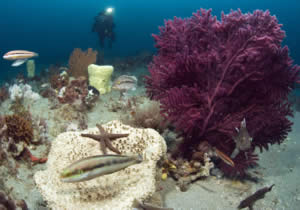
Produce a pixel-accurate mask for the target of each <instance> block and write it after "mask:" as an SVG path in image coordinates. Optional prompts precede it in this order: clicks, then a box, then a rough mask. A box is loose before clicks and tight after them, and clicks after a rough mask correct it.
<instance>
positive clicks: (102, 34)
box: [92, 8, 115, 48]
mask: <svg viewBox="0 0 300 210" xmlns="http://www.w3.org/2000/svg"><path fill="white" fill-rule="evenodd" d="M112 13H113V8H108V9H106V10H105V11H101V12H100V13H99V14H98V16H96V17H95V22H94V25H93V28H92V32H97V33H98V38H99V42H100V46H101V47H102V48H103V47H104V40H105V38H107V39H108V44H109V48H111V47H112V43H113V41H115V32H114V28H115V24H114V19H113V14H112Z"/></svg>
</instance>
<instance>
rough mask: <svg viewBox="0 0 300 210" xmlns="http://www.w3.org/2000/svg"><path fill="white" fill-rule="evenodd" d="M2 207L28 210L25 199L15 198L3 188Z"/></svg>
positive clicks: (0, 203)
mask: <svg viewBox="0 0 300 210" xmlns="http://www.w3.org/2000/svg"><path fill="white" fill-rule="evenodd" d="M0 209H3V210H6V209H9V210H17V209H21V210H28V207H27V204H26V202H25V201H24V200H14V199H12V198H11V197H10V196H9V195H7V194H6V193H5V192H3V191H2V190H1V191H0Z"/></svg>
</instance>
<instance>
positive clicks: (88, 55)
mask: <svg viewBox="0 0 300 210" xmlns="http://www.w3.org/2000/svg"><path fill="white" fill-rule="evenodd" d="M97 54H98V52H97V50H95V51H93V49H92V48H88V49H87V50H86V51H82V50H81V49H80V48H75V49H74V50H73V52H72V54H71V55H70V58H69V73H70V75H71V76H73V77H75V78H77V77H81V76H84V77H85V78H88V72H87V69H88V66H89V65H90V64H92V63H96V60H97Z"/></svg>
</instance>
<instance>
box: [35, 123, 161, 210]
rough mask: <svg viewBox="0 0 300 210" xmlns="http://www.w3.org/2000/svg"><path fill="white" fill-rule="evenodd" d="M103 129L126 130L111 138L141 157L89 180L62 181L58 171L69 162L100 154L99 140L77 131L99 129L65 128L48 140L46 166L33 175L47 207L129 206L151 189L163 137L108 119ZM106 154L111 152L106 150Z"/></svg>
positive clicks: (142, 198) (144, 197)
mask: <svg viewBox="0 0 300 210" xmlns="http://www.w3.org/2000/svg"><path fill="white" fill-rule="evenodd" d="M103 127H104V129H105V130H106V131H107V132H111V133H129V134H130V135H129V136H128V137H125V138H119V139H117V140H114V141H113V142H112V144H113V146H115V147H116V148H117V149H118V150H120V151H121V153H122V154H124V155H131V154H138V153H139V154H142V155H143V157H144V161H143V162H142V163H140V164H136V165H133V166H130V167H128V168H126V169H123V170H121V171H118V172H116V173H113V174H109V175H104V176H101V177H98V178H95V179H92V180H90V181H85V182H79V183H63V182H61V181H60V179H59V174H60V172H61V171H62V169H63V168H65V167H66V166H67V165H69V164H71V163H72V162H74V161H76V160H79V159H82V158H85V157H88V156H92V155H100V154H102V152H101V150H100V145H99V142H97V141H94V140H92V139H90V138H85V137H81V136H80V134H81V133H94V134H96V133H99V130H98V129H97V128H92V129H88V130H85V131H82V132H65V133H62V134H60V135H59V136H57V138H56V139H55V140H54V141H53V142H52V145H51V151H50V153H49V156H48V162H47V169H46V170H45V171H39V172H37V173H36V174H35V175H34V179H35V182H36V184H37V186H38V189H39V190H40V191H41V193H42V195H43V197H44V199H45V200H46V201H47V202H48V204H49V207H50V208H51V209H60V210H61V209H72V210H76V209H78V210H82V209H89V210H93V209H94V210H95V209H116V210H118V209H120V210H121V209H122V210H126V209H128V210H129V209H132V206H133V203H134V200H135V199H137V200H142V201H143V200H145V199H146V198H148V197H150V196H152V194H153V193H154V192H155V175H156V163H157V161H158V160H159V159H160V158H161V157H162V156H163V155H165V153H166V144H165V141H164V139H163V138H162V137H161V136H160V135H159V134H158V133H157V132H156V131H155V130H153V129H137V128H132V127H130V126H127V125H124V124H122V123H121V122H120V121H111V122H109V123H107V124H105V125H103ZM108 152H109V153H110V154H113V153H112V152H111V151H110V150H108Z"/></svg>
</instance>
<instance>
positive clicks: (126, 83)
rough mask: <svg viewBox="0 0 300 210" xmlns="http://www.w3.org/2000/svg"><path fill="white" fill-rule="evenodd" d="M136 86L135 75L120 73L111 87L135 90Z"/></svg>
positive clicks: (120, 89) (121, 89)
mask: <svg viewBox="0 0 300 210" xmlns="http://www.w3.org/2000/svg"><path fill="white" fill-rule="evenodd" d="M136 86H137V78H136V77H135V76H128V75H122V76H119V77H118V78H117V79H116V80H115V81H114V83H113V85H112V89H113V90H119V91H128V90H135V89H136Z"/></svg>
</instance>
